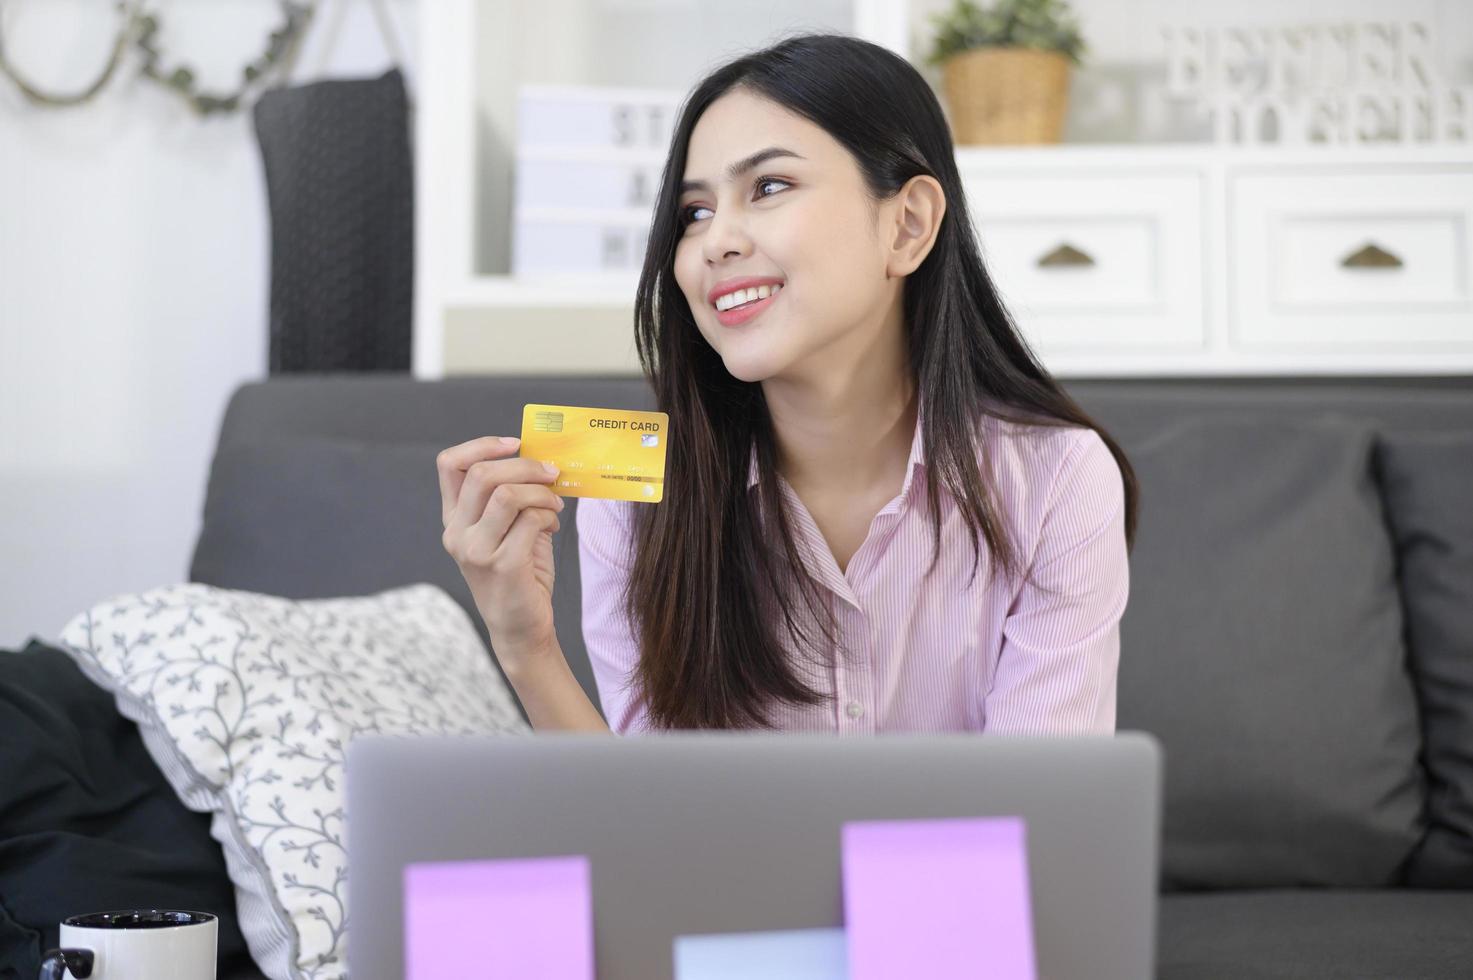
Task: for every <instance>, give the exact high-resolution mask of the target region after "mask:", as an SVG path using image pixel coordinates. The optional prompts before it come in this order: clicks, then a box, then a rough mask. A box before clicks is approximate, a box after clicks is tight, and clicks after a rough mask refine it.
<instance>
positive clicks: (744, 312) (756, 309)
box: [716, 286, 787, 327]
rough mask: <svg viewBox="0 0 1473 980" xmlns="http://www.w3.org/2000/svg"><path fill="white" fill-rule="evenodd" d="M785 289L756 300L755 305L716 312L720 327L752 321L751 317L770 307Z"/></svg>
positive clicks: (750, 304) (749, 304)
mask: <svg viewBox="0 0 1473 980" xmlns="http://www.w3.org/2000/svg"><path fill="white" fill-rule="evenodd" d="M786 289H787V287H786V286H785V287H783V288H782V289H779V290H778V291H777V292H775V293H772V294H771V295H769V296H766V297H764V298H762V299H759V300H757V302H755V303H748V304H747V305H745V306H738V307H734V308H732V309H730V310H726V311H720V310H718V311H717V313H716V319H718V320H720V321H721V325H722V326H725V327H735V326H739V325H740V324H743V323H746V322H747V321H748V320H750V319H752V317H754V316H757V315H758V314H760V313H761V312H762V311H763V310H765V309H767V308H768V307H769V306H771V305H772V302H773V300H775V299H777V298H778V297H779V296H781V295H782V294H783V293H784V292H785V291H786Z"/></svg>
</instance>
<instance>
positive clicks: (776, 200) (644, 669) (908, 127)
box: [438, 34, 1137, 734]
mask: <svg viewBox="0 0 1473 980" xmlns="http://www.w3.org/2000/svg"><path fill="white" fill-rule="evenodd" d="M736 290H742V292H740V293H736V292H735V291H736ZM733 303H736V304H737V305H733ZM635 337H636V342H637V346H638V350H639V356H640V360H641V363H642V365H643V368H644V372H645V375H646V377H647V379H648V380H649V382H650V384H651V385H652V386H653V389H654V392H655V395H656V402H657V407H658V408H659V409H660V410H661V411H664V412H668V413H669V415H670V420H671V424H670V434H669V439H670V443H669V448H668V457H667V473H666V486H665V494H664V499H663V501H662V502H661V503H660V504H658V505H653V506H651V505H641V504H632V503H625V502H619V501H605V500H597V499H583V500H582V501H581V502H580V503H579V505H578V508H577V526H578V542H579V556H580V561H581V564H582V575H583V634H584V641H585V644H586V646H587V648H588V654H589V658H590V660H591V663H592V666H593V668H594V674H595V678H596V680H597V683H598V693H599V698H600V700H601V701H602V706H603V709H604V715H605V717H606V718H607V719H608V721H607V724H605V722H604V720H603V719H602V718H600V716H599V713H598V711H597V710H595V708H594V706H593V704H592V703H591V702H590V701H589V700H588V698H587V697H586V696H585V695H584V693H583V691H582V689H581V688H580V687H579V686H578V683H577V681H576V680H575V679H574V677H573V674H572V672H571V670H570V669H569V668H568V665H567V662H566V660H565V659H564V657H563V653H562V650H561V647H560V646H559V644H558V639H557V635H556V631H555V629H554V626H553V616H552V602H551V596H552V588H553V578H554V575H553V566H552V546H551V535H552V534H553V533H555V532H556V531H557V530H558V528H559V526H560V525H559V520H558V517H557V512H558V511H560V510H561V509H562V503H563V502H562V500H561V499H560V498H558V497H557V496H556V495H555V494H553V493H552V491H551V490H550V489H549V488H548V486H547V484H548V483H551V482H552V480H553V478H554V477H553V475H551V474H546V473H543V472H541V470H540V467H539V465H538V464H537V463H535V462H533V461H530V460H523V459H516V458H510V457H512V456H513V454H514V453H515V452H516V449H515V440H511V442H512V445H502V444H501V443H499V442H498V440H496V439H494V438H492V437H485V438H483V439H477V440H472V441H471V442H467V443H463V444H461V445H459V446H456V447H453V448H451V449H447V450H446V451H445V452H444V453H442V454H441V456H440V459H439V464H438V465H439V471H440V482H441V491H442V504H443V515H444V521H445V526H446V530H445V538H444V542H445V546H446V548H447V550H448V551H450V553H451V554H452V555H453V556H454V557H455V558H456V561H457V562H458V563H459V565H460V568H461V570H462V573H463V574H464V575H465V577H466V580H467V582H468V583H469V585H470V586H471V590H472V592H473V594H474V595H475V597H476V601H477V605H478V608H479V609H480V611H481V613H482V615H483V617H484V618H485V620H486V623H487V625H488V628H489V630H490V635H491V639H492V643H493V645H494V646H495V650H496V654H497V656H498V658H499V659H500V661H501V663H502V666H503V668H504V669H505V671H506V673H507V676H508V677H509V678H510V680H511V682H512V684H513V686H514V687H515V688H516V691H517V694H518V695H519V697H520V698H521V700H522V703H523V705H524V707H525V708H526V709H527V712H528V715H529V716H530V717H531V719H532V723H533V725H534V726H535V727H537V728H538V729H583V730H593V731H607V730H610V729H612V731H614V732H617V733H621V734H622V733H629V732H639V731H646V730H655V729H672V728H775V729H779V730H783V731H819V732H837V733H843V734H849V733H874V732H883V731H957V730H966V731H978V732H999V733H1012V734H1064V733H1085V732H1111V731H1113V730H1114V727H1115V692H1116V673H1117V667H1118V661H1119V650H1120V640H1119V621H1120V617H1121V614H1122V613H1123V612H1124V609H1125V605H1126V601H1127V597H1128V592H1129V570H1128V565H1127V553H1128V548H1129V542H1130V541H1131V540H1133V537H1134V533H1135V521H1136V500H1137V489H1136V482H1135V477H1134V474H1133V472H1132V470H1131V467H1130V464H1129V462H1128V461H1127V460H1126V458H1125V456H1124V454H1123V453H1122V452H1121V450H1120V448H1119V446H1117V445H1116V443H1115V442H1114V440H1113V439H1111V438H1110V436H1109V435H1108V434H1106V433H1105V432H1103V431H1102V430H1101V429H1100V427H1099V426H1098V425H1096V424H1095V423H1094V422H1093V421H1092V420H1091V419H1090V418H1089V417H1088V416H1087V415H1086V414H1085V413H1084V412H1083V411H1082V410H1081V409H1080V407H1079V406H1078V405H1077V404H1076V403H1075V402H1074V401H1073V400H1072V399H1071V398H1070V397H1069V396H1068V395H1067V394H1066V393H1065V392H1064V391H1063V390H1062V389H1061V388H1060V387H1059V385H1058V384H1057V383H1056V382H1055V381H1054V379H1053V378H1051V377H1050V376H1049V374H1048V373H1047V372H1046V371H1045V370H1044V369H1043V367H1042V366H1041V365H1040V364H1039V362H1038V361H1037V359H1036V358H1035V356H1034V355H1033V354H1032V352H1031V351H1030V350H1029V349H1028V347H1027V345H1026V344H1025V343H1024V341H1023V340H1022V338H1021V337H1020V335H1019V333H1018V330H1017V329H1016V327H1015V325H1014V323H1013V322H1012V319H1011V317H1010V315H1009V313H1008V311H1007V310H1006V309H1005V308H1004V306H1003V304H1002V302H1001V301H1000V299H999V297H998V295H997V291H996V290H995V289H994V287H993V284H992V281H991V280H990V278H989V277H988V274H987V271H986V269H985V267H984V266H983V263H982V258H981V254H980V250H979V248H978V244H977V241H976V238H975V234H974V231H973V228H972V225H971V222H970V220H969V218H968V213H967V204H966V198H965V195H964V194H963V192H962V185H961V180H960V178H959V176H958V173H957V167H956V159H955V150H954V147H953V145H952V142H951V135H950V131H949V129H948V127H947V123H946V120H945V117H944V116H943V114H942V111H941V107H940V105H939V103H938V102H937V100H936V97H935V95H934V94H933V93H932V91H931V89H930V87H929V86H928V85H927V83H926V82H925V80H924V79H923V78H922V77H921V75H920V74H919V73H918V72H917V71H916V70H915V68H914V67H912V66H911V65H910V64H909V63H908V62H906V61H905V60H904V59H902V58H900V57H898V56H897V55H895V54H893V53H891V52H889V51H887V50H885V49H884V48H881V47H879V46H877V45H874V44H870V43H867V42H864V41H860V40H857V39H855V38H852V37H848V36H844V35H825V34H818V35H802V36H798V37H793V38H789V39H787V40H784V41H782V42H781V43H778V44H776V45H774V46H772V47H769V48H766V49H764V50H761V51H758V52H756V53H753V54H750V55H747V56H744V57H741V58H739V59H737V60H735V61H732V62H730V63H729V64H726V65H724V66H722V67H720V68H718V69H717V70H716V71H714V72H713V73H712V74H711V75H709V76H708V77H707V78H705V79H704V80H703V81H701V82H700V83H699V84H698V85H697V86H696V87H695V89H694V90H693V92H692V93H691V95H690V96H689V98H688V99H687V101H686V103H685V105H684V106H683V108H682V111H681V115H680V119H679V121H678V123H677V126H676V129H675V133H674V136H673V139H672V142H671V148H670V154H669V159H668V162H667V163H666V166H665V171H664V176H663V180H662V184H661V188H660V192H659V196H658V199H657V202H656V205H655V213H654V220H653V225H652V228H651V235H650V238H649V248H648V252H647V254H646V256H645V263H644V268H643V271H642V274H641V277H640V281H639V287H638V292H637V296H636V308H635ZM984 556H985V558H986V562H985V564H984V563H983V561H982V559H983V558H984Z"/></svg>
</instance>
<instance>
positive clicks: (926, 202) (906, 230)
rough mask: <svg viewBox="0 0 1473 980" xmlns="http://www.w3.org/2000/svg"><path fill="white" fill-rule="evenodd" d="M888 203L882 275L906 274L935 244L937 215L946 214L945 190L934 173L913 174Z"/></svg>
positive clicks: (938, 221) (894, 276)
mask: <svg viewBox="0 0 1473 980" xmlns="http://www.w3.org/2000/svg"><path fill="white" fill-rule="evenodd" d="M888 203H889V205H890V207H889V208H887V209H886V212H885V213H886V214H889V215H891V216H892V224H891V228H892V233H891V235H890V242H891V245H890V252H889V255H888V256H887V258H886V261H885V275H886V276H888V277H891V278H897V277H900V276H908V275H910V274H911V273H912V272H914V271H915V270H916V268H917V267H918V266H919V265H920V264H921V263H922V262H924V261H925V259H926V256H927V255H928V254H930V252H931V246H933V245H935V244H936V236H937V234H939V233H940V231H941V218H942V216H943V215H945V214H946V194H945V192H943V191H942V189H941V184H940V183H939V182H938V181H937V180H936V178H935V177H929V176H927V175H925V174H917V175H916V176H914V177H912V178H911V179H910V180H908V181H906V182H905V186H904V187H902V188H900V190H899V192H898V193H896V195H895V196H894V197H893V198H891V199H890V201H889V202H888Z"/></svg>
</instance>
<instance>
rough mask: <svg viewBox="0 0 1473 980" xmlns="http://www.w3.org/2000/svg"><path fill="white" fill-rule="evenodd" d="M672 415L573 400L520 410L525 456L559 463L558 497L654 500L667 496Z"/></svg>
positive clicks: (644, 501) (553, 485)
mask: <svg viewBox="0 0 1473 980" xmlns="http://www.w3.org/2000/svg"><path fill="white" fill-rule="evenodd" d="M669 431H670V416H668V415H666V414H665V413H664V412H629V411H624V410H622V409H617V408H580V407H578V406H575V405H528V406H526V407H525V408H523V409H522V448H521V455H522V457H523V458H524V459H535V460H538V461H540V462H544V463H551V464H553V465H554V466H556V467H557V468H558V475H557V480H556V482H554V483H553V484H552V490H553V492H554V493H556V494H557V495H558V496H560V497H603V498H605V499H608V500H638V501H640V502H642V503H647V504H657V503H659V502H660V501H661V500H662V499H664V496H665V443H666V438H665V437H666V436H667V435H669Z"/></svg>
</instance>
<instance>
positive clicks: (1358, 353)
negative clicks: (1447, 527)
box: [414, 0, 1473, 378]
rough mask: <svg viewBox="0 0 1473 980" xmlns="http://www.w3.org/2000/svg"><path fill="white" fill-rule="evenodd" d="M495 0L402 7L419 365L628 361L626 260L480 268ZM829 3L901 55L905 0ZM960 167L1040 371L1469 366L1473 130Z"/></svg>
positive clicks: (1133, 147) (444, 368) (569, 3)
mask: <svg viewBox="0 0 1473 980" xmlns="http://www.w3.org/2000/svg"><path fill="white" fill-rule="evenodd" d="M511 2H512V0H479V2H478V0H436V2H435V3H430V4H425V5H424V7H423V9H422V11H421V18H422V34H421V36H422V40H423V43H424V44H425V45H426V48H425V51H426V57H424V58H422V59H421V61H422V65H423V68H422V69H421V72H422V79H421V88H422V93H423V95H422V98H421V100H420V103H419V104H420V109H419V129H418V141H419V149H418V165H419V168H420V170H419V175H418V184H419V187H418V197H417V212H416V225H417V228H416V248H417V263H416V265H417V274H416V287H415V288H416V311H415V320H416V325H415V350H414V354H415V375H416V376H417V377H421V378H435V377H441V376H444V375H447V374H521V373H536V372H545V373H589V374H634V373H637V372H638V363H637V360H636V358H635V355H634V349H633V338H632V303H633V294H634V286H635V279H634V276H633V275H632V274H631V275H602V276H588V275H577V276H547V277H538V278H527V277H521V278H513V277H511V276H509V275H507V274H505V272H504V269H506V268H509V266H507V265H505V261H504V259H503V260H502V270H501V271H500V273H499V274H498V273H497V272H487V271H486V268H487V261H486V258H485V254H484V253H485V251H486V249H485V244H484V243H485V240H486V238H487V230H488V229H487V227H486V226H485V225H486V220H491V219H486V215H488V214H491V213H492V212H493V210H494V209H490V208H488V206H487V204H486V201H485V200H483V196H484V194H485V192H486V186H485V180H484V179H483V178H478V173H479V171H478V161H479V160H480V159H481V157H480V154H482V153H485V152H487V151H488V148H487V145H486V144H487V142H488V139H489V136H488V134H487V131H486V130H487V127H486V124H485V119H486V115H487V111H488V110H487V109H486V107H485V106H484V105H482V104H481V102H480V100H482V99H483V98H484V95H485V89H486V82H485V75H486V67H487V58H488V55H487V54H486V52H485V51H484V50H482V49H483V48H484V47H485V44H484V43H483V40H482V39H484V38H485V37H486V31H485V28H486V27H487V25H488V23H494V18H495V17H496V16H497V15H498V13H500V14H504V15H505V16H507V17H508V18H509V19H508V21H507V23H508V24H509V25H511V26H510V27H509V28H508V30H509V32H510V36H509V37H508V38H505V39H503V38H500V37H499V36H497V37H494V38H493V41H492V42H491V43H493V44H498V45H503V46H502V47H501V48H499V49H498V50H500V51H502V52H503V53H505V52H506V51H508V50H510V47H509V46H515V45H516V44H517V43H519V38H518V37H517V35H516V33H515V30H513V29H512V28H517V29H521V30H524V31H526V32H527V33H528V34H529V35H535V33H536V31H535V29H534V28H532V27H529V25H528V23H527V22H526V21H520V22H517V21H516V17H517V16H518V15H517V14H516V13H515V12H514V11H513V10H512V8H511V7H509V4H510V3H511ZM579 2H580V0H566V2H565V3H564V4H563V7H564V8H565V12H576V8H577V7H578V6H579ZM581 2H582V4H583V5H584V6H586V5H588V4H597V3H599V2H602V3H604V4H614V5H615V6H617V5H619V4H621V3H623V4H626V5H627V6H629V7H630V8H631V9H632V10H634V11H638V10H639V9H640V8H641V7H647V6H648V5H649V4H650V2H651V0H581ZM815 3H818V0H815ZM819 5H820V6H822V7H824V8H825V12H826V14H827V15H828V16H829V17H830V19H831V20H832V18H833V16H834V15H833V10H834V9H835V8H836V5H835V4H834V3H819ZM553 6H557V5H556V4H553ZM839 6H845V5H842V4H841V5H839ZM802 7H803V4H801V3H794V4H790V5H787V6H786V7H785V9H792V10H797V11H799V13H798V14H795V15H794V16H795V17H797V16H801V10H802ZM518 9H520V10H523V11H524V10H525V9H526V8H518ZM601 9H602V8H601ZM847 10H848V14H849V15H850V16H851V17H852V27H850V28H849V29H851V30H852V32H853V33H855V34H857V35H859V36H862V37H866V38H868V39H870V40H873V41H875V42H876V43H880V44H883V45H885V46H886V47H888V48H890V49H891V50H894V51H897V52H898V53H901V54H908V49H909V40H908V34H909V26H908V25H909V21H908V13H907V5H906V4H905V3H904V2H889V0H856V2H853V3H852V4H848V5H847ZM604 12H605V13H606V12H607V10H606V9H605V11H604ZM646 13H648V11H646ZM488 17H490V18H493V20H492V21H487V20H486V18H488ZM518 25H520V26H519V27H518ZM831 26H832V25H831ZM775 29H776V28H775ZM574 46H575V47H576V45H574ZM431 54H432V55H433V56H430V55H431ZM710 54H711V57H712V58H714V57H716V54H717V53H716V52H715V51H713V52H711V53H710ZM568 70H569V71H574V72H576V70H577V69H576V66H575V67H574V68H571V69H568ZM558 80H559V79H557V78H552V79H548V78H545V77H537V78H531V79H517V78H515V77H511V78H509V79H507V81H508V83H512V82H517V83H519V82H520V81H536V82H544V81H558ZM504 153H505V156H506V159H508V160H510V159H511V154H510V152H509V151H505V150H504ZM957 162H958V166H959V169H960V170H961V173H962V178H963V184H964V188H965V190H966V193H967V197H968V204H969V211H970V215H971V218H972V220H973V222H974V225H975V226H976V228H977V231H978V235H979V239H980V241H981V243H982V248H983V254H984V259H985V260H986V262H987V264H988V268H989V271H990V272H991V274H992V275H993V277H994V279H995V281H996V282H997V284H998V286H999V289H1000V290H1001V291H1002V294H1003V298H1004V300H1005V302H1006V303H1007V304H1008V306H1009V308H1010V309H1011V310H1012V311H1013V313H1014V315H1015V317H1016V318H1017V320H1018V322H1019V325H1020V326H1021V327H1022V329H1023V331H1024V333H1025V334H1026V335H1027V336H1028V337H1029V339H1030V341H1031V342H1032V343H1034V345H1035V346H1036V348H1037V349H1038V350H1039V352H1040V354H1041V356H1042V357H1043V359H1044V360H1045V362H1046V363H1047V365H1048V366H1049V368H1050V370H1052V371H1053V372H1054V373H1056V374H1059V375H1060V376H1131V375H1137V376H1141V375H1231V374H1343V373H1357V374H1359V373H1366V374H1378V373H1396V374H1406V373H1411V374H1418V373H1425V374H1446V373H1466V372H1470V371H1473V235H1470V226H1473V146H1466V145H1443V146H1406V147H1392V146H1375V147H1372V146H1361V147H1329V146H1325V147H1308V148H1297V149H1294V148H1282V147H1259V148H1244V147H1219V146H1214V145H1211V144H1198V143H1194V144H1123V145H1085V144H1064V145H1059V146H1045V147H1000V148H980V147H963V148H961V149H959V151H958V154H957ZM502 204H503V209H504V208H505V202H504V201H503V202H502ZM478 215H480V216H482V218H483V219H485V220H483V221H481V222H478V221H477V216H478ZM500 218H501V220H502V221H503V222H505V221H506V220H508V219H509V212H506V211H505V210H503V212H502V213H500ZM492 230H497V231H504V230H505V229H504V228H495V229H492Z"/></svg>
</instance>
